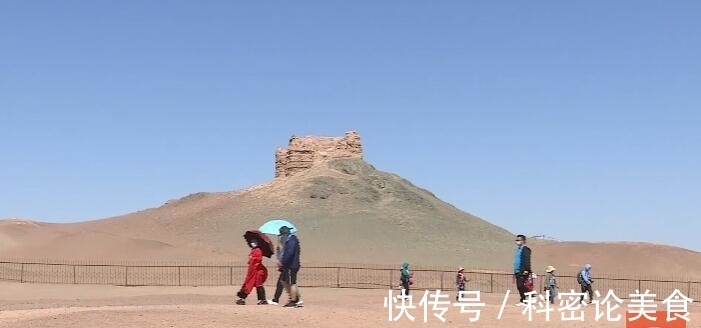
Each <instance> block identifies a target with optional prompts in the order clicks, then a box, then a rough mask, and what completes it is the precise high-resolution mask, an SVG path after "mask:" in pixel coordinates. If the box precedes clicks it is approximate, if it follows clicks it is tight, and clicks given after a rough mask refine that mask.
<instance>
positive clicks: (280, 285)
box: [273, 272, 285, 303]
mask: <svg viewBox="0 0 701 328" xmlns="http://www.w3.org/2000/svg"><path fill="white" fill-rule="evenodd" d="M282 275H283V273H282V272H280V276H279V277H278V278H277V286H275V295H274V296H273V302H275V303H278V302H280V296H282V291H283V290H284V289H285V285H284V284H283V283H282Z"/></svg>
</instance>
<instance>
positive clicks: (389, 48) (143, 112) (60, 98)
mask: <svg viewBox="0 0 701 328" xmlns="http://www.w3.org/2000/svg"><path fill="white" fill-rule="evenodd" d="M700 11H701V2H698V1H675V2H667V3H664V2H661V1H618V2H610V1H588V2H580V3H566V2H563V1H539V2H523V1H431V2H429V1H383V2H379V1H329V0H324V1H307V2H290V1H284V2H283V1H269V2H255V1H254V2H251V1H246V2H244V1H197V2H195V1H169V2H167V3H166V2H157V1H119V2H108V1H61V2H56V1H3V2H0V40H2V42H0V59H2V60H1V61H0V182H1V185H2V188H0V217H23V218H31V219H36V220H43V221H49V222H68V221H78V220H88V219H96V218H103V217H109V216H114V215H118V214H123V213H128V212H132V211H136V210H140V209H144V208H148V207H155V206H159V205H161V204H162V203H163V202H165V201H167V200H168V199H172V198H178V197H182V196H185V195H187V194H189V193H193V192H198V191H224V190H234V189H239V188H243V187H246V186H249V185H253V184H257V183H261V182H264V181H267V180H269V179H270V178H272V176H273V171H274V170H273V169H274V168H273V166H274V165H273V157H274V150H275V147H277V146H285V144H286V142H287V140H288V138H289V136H290V135H292V134H297V135H307V134H321V135H340V134H342V133H343V132H344V131H346V130H351V129H355V130H358V131H360V133H361V137H362V138H363V142H364V146H365V156H366V159H367V160H368V161H369V162H370V163H372V164H373V165H375V166H376V167H377V168H378V169H381V170H384V171H390V172H394V173H397V174H400V175H402V176H403V177H405V178H407V179H409V180H410V181H412V182H414V183H415V184H417V185H419V186H421V187H424V188H427V189H429V190H431V191H433V192H434V193H435V194H436V195H437V196H439V197H440V198H442V199H443V200H445V201H447V202H450V203H452V204H454V205H455V206H457V207H459V208H461V209H463V210H465V211H467V212H470V213H473V214H475V215H478V216H481V217H483V218H485V219H487V220H489V221H491V222H493V223H495V224H498V225H500V226H503V227H505V228H507V229H509V230H510V231H513V232H517V233H521V232H522V233H526V234H528V235H534V234H546V235H551V236H554V237H557V238H560V239H567V240H596V241H603V240H639V241H651V242H662V243H667V244H673V245H678V246H683V247H687V248H692V249H695V250H701V241H699V238H698V236H697V234H698V231H699V227H700V223H699V222H700V220H699V219H701V202H700V201H699V200H701V184H700V182H701V173H700V171H701V170H700V169H699V168H700V167H701V151H700V149H701V132H699V126H701V114H700V113H699V111H700V108H701V90H700V89H701V61H700V60H699V58H701V39H699V35H701V22H700V21H699V20H698V13H699V12H700Z"/></svg>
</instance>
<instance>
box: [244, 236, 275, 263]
mask: <svg viewBox="0 0 701 328" xmlns="http://www.w3.org/2000/svg"><path fill="white" fill-rule="evenodd" d="M243 238H245V239H246V242H247V243H249V244H250V243H251V241H253V240H255V241H257V242H258V247H260V249H261V250H262V251H263V256H265V257H267V258H270V257H271V256H273V242H272V241H271V240H270V238H268V235H266V234H264V233H262V232H260V231H258V230H249V231H246V233H245V234H244V235H243Z"/></svg>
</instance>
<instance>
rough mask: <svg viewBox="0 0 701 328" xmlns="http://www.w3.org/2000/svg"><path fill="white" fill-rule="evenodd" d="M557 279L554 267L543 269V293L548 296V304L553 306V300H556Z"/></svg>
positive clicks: (549, 266)
mask: <svg viewBox="0 0 701 328" xmlns="http://www.w3.org/2000/svg"><path fill="white" fill-rule="evenodd" d="M557 288H558V286H557V278H556V277H555V267H553V266H552V265H548V267H547V268H546V269H545V288H544V289H545V291H546V292H549V293H550V295H549V296H548V298H549V300H550V304H555V299H557Z"/></svg>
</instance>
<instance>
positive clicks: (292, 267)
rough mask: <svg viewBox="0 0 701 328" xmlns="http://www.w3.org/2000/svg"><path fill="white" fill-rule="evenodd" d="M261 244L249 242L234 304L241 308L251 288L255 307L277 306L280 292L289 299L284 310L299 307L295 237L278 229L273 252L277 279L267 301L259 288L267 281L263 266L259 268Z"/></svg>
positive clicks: (287, 230)
mask: <svg viewBox="0 0 701 328" xmlns="http://www.w3.org/2000/svg"><path fill="white" fill-rule="evenodd" d="M261 242H263V241H261V240H255V239H253V240H251V241H250V242H249V246H250V247H251V252H250V253H249V256H248V271H247V273H246V277H245V279H244V283H243V285H242V286H241V289H240V290H239V292H238V293H237V296H238V300H236V304H239V305H245V304H246V297H247V296H248V295H249V294H250V293H251V292H252V291H253V288H255V289H256V293H257V296H258V303H257V304H258V305H267V304H278V303H279V301H280V297H281V296H282V291H283V289H284V290H285V291H287V294H288V296H289V301H288V302H287V304H285V305H284V307H286V308H296V307H301V306H302V304H303V302H302V299H301V293H300V290H299V288H298V287H297V273H298V272H299V268H300V260H299V257H300V244H299V239H298V238H297V236H296V235H295V234H292V233H291V231H290V227H287V226H282V227H280V231H279V235H278V244H277V247H276V252H275V253H276V254H277V262H278V271H279V272H280V276H279V277H278V280H277V286H276V289H275V294H274V295H273V299H271V300H268V299H267V298H266V297H265V287H264V286H263V285H264V284H265V281H266V280H267V278H268V270H267V268H266V267H265V265H263V250H262V249H261V244H260V243H261Z"/></svg>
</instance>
